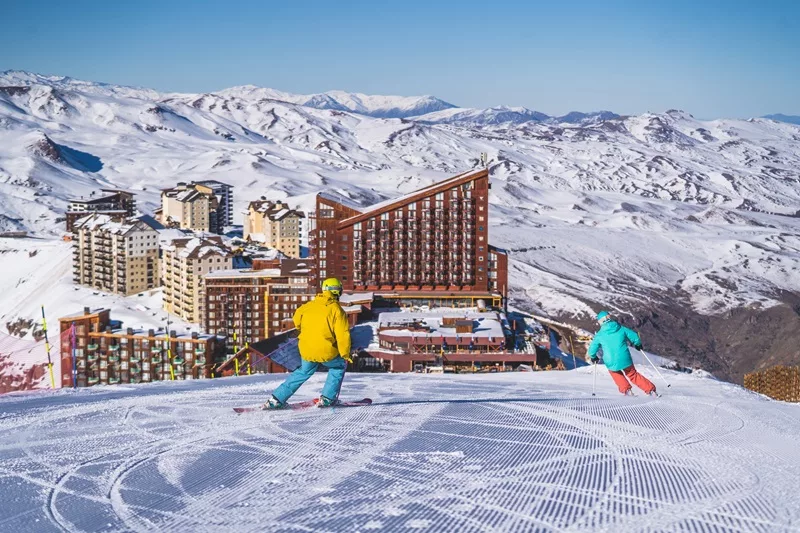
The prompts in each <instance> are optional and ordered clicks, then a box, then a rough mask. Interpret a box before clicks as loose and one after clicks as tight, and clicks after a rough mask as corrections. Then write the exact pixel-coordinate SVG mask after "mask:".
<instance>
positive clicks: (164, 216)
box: [157, 183, 221, 233]
mask: <svg viewBox="0 0 800 533" xmlns="http://www.w3.org/2000/svg"><path fill="white" fill-rule="evenodd" d="M218 208H219V201H218V200H217V197H216V195H215V194H214V191H213V190H212V189H211V187H208V186H206V185H200V184H197V183H190V184H188V185H187V184H186V183H179V184H178V185H177V186H176V187H173V188H171V189H164V190H162V191H161V209H160V210H159V212H158V213H157V217H158V219H159V221H160V222H161V223H162V224H164V225H165V226H167V227H169V228H178V229H190V230H195V231H204V232H209V233H219V232H220V231H221V224H220V223H219V220H218V212H217V211H218Z"/></svg>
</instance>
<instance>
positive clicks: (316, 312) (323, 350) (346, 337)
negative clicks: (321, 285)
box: [294, 292, 350, 363]
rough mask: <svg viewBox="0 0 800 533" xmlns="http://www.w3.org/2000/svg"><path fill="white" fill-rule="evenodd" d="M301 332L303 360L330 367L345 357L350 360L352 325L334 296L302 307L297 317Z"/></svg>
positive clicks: (322, 295) (325, 296)
mask: <svg viewBox="0 0 800 533" xmlns="http://www.w3.org/2000/svg"><path fill="white" fill-rule="evenodd" d="M294 325H295V327H296V328H297V330H298V331H299V332H300V337H299V341H298V342H299V347H300V356H301V357H302V358H303V359H305V360H306V361H311V362H313V363H326V362H328V361H331V360H333V359H336V357H337V356H339V355H341V356H342V357H344V358H345V359H349V358H350V324H349V323H348V321H347V314H346V313H345V312H344V309H342V306H341V305H339V302H338V301H337V300H336V299H335V298H333V297H332V296H331V294H330V293H327V292H325V293H322V294H317V297H316V298H314V299H313V300H311V301H310V302H307V303H305V304H303V305H301V306H300V308H299V309H298V310H297V311H295V313H294Z"/></svg>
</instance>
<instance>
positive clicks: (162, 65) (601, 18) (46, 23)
mask: <svg viewBox="0 0 800 533" xmlns="http://www.w3.org/2000/svg"><path fill="white" fill-rule="evenodd" d="M13 4H16V5H13ZM2 12H3V13H4V17H3V18H4V19H6V20H4V21H3V24H2V28H3V31H1V32H0V70H5V69H21V70H29V71H33V72H39V73H45V74H60V75H69V76H73V77H76V78H81V79H89V80H95V81H105V82H111V83H118V84H124V85H136V86H145V87H151V88H154V89H158V90H164V91H181V92H205V91H213V90H218V89H222V88H225V87H230V86H234V85H243V84H255V85H260V86H266V87H273V88H276V89H281V90H285V91H291V92H298V93H313V92H322V91H326V90H330V89H344V90H348V91H357V92H365V93H371V94H403V95H418V94H433V95H436V96H438V97H440V98H443V99H444V100H447V101H449V102H452V103H454V104H458V105H462V106H474V107H486V106H491V105H499V104H506V105H522V106H526V107H529V108H532V109H536V110H539V111H542V112H545V113H550V114H560V113H565V112H567V111H571V110H582V111H589V110H599V109H609V110H612V111H616V112H619V113H641V112H644V111H664V110H666V109H670V108H679V109H684V110H686V111H688V112H690V113H692V114H694V115H695V116H697V117H701V118H714V117H721V116H726V117H749V116H758V115H763V114H766V113H775V112H782V113H788V114H800V97H799V96H798V94H800V2H798V1H770V0H762V1H755V0H754V1H751V2H744V1H738V0H729V1H717V0H695V1H684V0H674V1H647V0H642V1H641V2H623V1H614V0H608V1H602V0H597V1H569V0H558V1H553V0H551V1H546V2H539V1H533V0H532V1H528V2H511V1H506V0H494V1H492V2H476V1H472V0H461V1H460V2H437V1H435V0H428V1H417V0H402V1H394V0H386V1H381V0H373V1H352V2H348V1H338V2H334V1H325V2H322V1H316V0H307V1H298V0H295V1H291V0H289V1H287V0H283V1H272V0H263V1H241V2H237V1H233V0H229V1H227V2H203V1H193V2H190V1H169V0H162V1H160V2H151V1H147V0H145V1H137V2H108V1H104V2H95V1H80V0H77V1H70V2H64V1H58V2H54V1H50V0H38V1H36V2H19V1H16V2H12V5H8V4H6V5H5V6H4V7H3V11H2Z"/></svg>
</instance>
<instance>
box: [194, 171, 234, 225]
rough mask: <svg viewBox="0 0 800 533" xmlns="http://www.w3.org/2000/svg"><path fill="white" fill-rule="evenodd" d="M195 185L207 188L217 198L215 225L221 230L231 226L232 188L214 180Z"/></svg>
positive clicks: (199, 182)
mask: <svg viewBox="0 0 800 533" xmlns="http://www.w3.org/2000/svg"><path fill="white" fill-rule="evenodd" d="M195 183H196V184H197V185H203V186H204V187H208V188H209V189H211V191H212V192H213V193H214V195H215V196H216V197H217V203H218V208H217V224H219V226H220V231H221V228H223V227H224V226H232V225H233V186H232V185H228V184H227V183H222V182H221V181H216V180H203V181H196V182H195Z"/></svg>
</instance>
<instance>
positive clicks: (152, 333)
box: [147, 329, 156, 337]
mask: <svg viewBox="0 0 800 533" xmlns="http://www.w3.org/2000/svg"><path fill="white" fill-rule="evenodd" d="M147 336H148V337H155V336H156V332H155V331H153V330H152V329H148V330H147Z"/></svg>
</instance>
